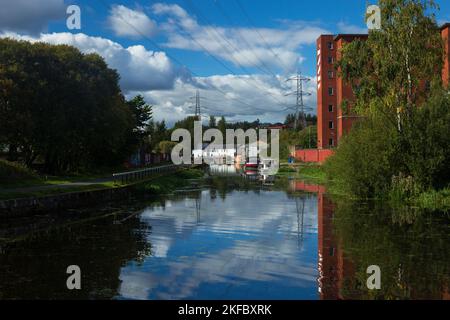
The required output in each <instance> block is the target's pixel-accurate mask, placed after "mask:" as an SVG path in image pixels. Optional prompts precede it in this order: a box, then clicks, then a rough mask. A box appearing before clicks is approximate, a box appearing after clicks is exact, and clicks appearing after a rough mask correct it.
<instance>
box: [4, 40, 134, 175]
mask: <svg viewBox="0 0 450 320" xmlns="http://www.w3.org/2000/svg"><path fill="white" fill-rule="evenodd" d="M0 84H1V87H0V88H1V89H0V122H1V123H2V126H0V127H1V128H0V141H2V142H3V143H5V144H7V145H8V146H9V151H10V154H11V155H14V154H16V155H15V156H14V157H15V158H16V159H14V160H22V161H23V162H25V163H26V165H27V166H32V165H33V163H34V162H35V160H36V159H38V158H39V159H41V161H42V162H43V163H44V170H45V171H47V172H50V173H55V172H68V171H76V170H80V169H87V168H92V167H98V166H109V165H116V164H118V163H121V162H122V161H123V160H124V159H125V158H126V157H127V156H128V155H129V154H130V153H131V152H132V148H133V147H134V146H133V145H132V139H131V137H132V133H133V130H134V129H135V125H136V122H135V121H134V119H133V112H132V111H131V110H130V108H129V106H128V105H127V104H126V102H125V99H124V97H123V95H122V93H121V91H120V87H119V75H118V74H117V72H116V71H115V70H112V69H109V68H108V66H107V64H106V63H105V61H104V60H103V58H101V57H100V56H99V55H97V54H83V53H81V52H80V51H79V50H78V49H76V48H74V47H71V46H67V45H58V46H54V45H49V44H45V43H35V44H31V43H29V42H25V41H15V40H11V39H1V40H0Z"/></svg>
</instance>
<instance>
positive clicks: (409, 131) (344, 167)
mask: <svg viewBox="0 0 450 320" xmlns="http://www.w3.org/2000/svg"><path fill="white" fill-rule="evenodd" d="M379 5H380V8H381V13H382V29H381V30H372V31H370V32H369V37H368V39H367V41H360V40H356V41H353V42H351V43H349V44H347V45H344V47H343V50H342V52H341V54H342V58H341V59H340V60H339V61H338V63H337V67H338V68H339V72H340V73H341V74H342V76H343V77H344V79H345V80H346V81H347V82H348V83H350V84H351V86H352V89H353V92H354V94H355V101H353V102H350V101H346V102H345V108H343V109H346V110H344V112H345V113H348V112H355V113H357V114H358V115H360V116H362V117H360V118H361V119H360V120H359V121H358V123H357V124H356V125H354V127H353V128H352V130H351V131H350V133H349V134H348V135H347V136H345V137H344V138H343V139H342V140H340V142H339V147H338V149H337V152H336V153H335V155H334V156H333V157H331V158H329V160H328V161H327V163H326V166H325V168H326V171H327V173H328V177H329V178H330V179H333V180H334V181H335V184H336V185H339V186H340V188H341V189H343V190H340V191H344V192H347V193H351V194H354V195H358V196H360V197H380V196H383V195H385V196H386V195H388V196H389V197H390V198H396V199H401V200H405V198H410V197H414V196H417V195H418V193H420V192H422V191H425V190H427V189H430V188H442V187H445V186H447V185H448V183H449V178H448V167H449V164H450V154H449V153H448V151H446V150H445V149H447V148H448V143H449V142H448V141H447V140H448V139H447V136H448V134H445V133H444V132H450V124H449V122H448V121H447V120H446V119H448V117H449V114H450V109H449V107H448V106H449V98H448V93H447V92H446V90H444V89H443V88H442V79H441V71H442V62H443V52H444V51H443V42H442V39H441V35H440V32H439V28H438V26H437V24H436V21H435V17H434V14H433V13H432V10H433V9H435V8H436V6H435V4H434V2H433V1H432V0H420V1H419V0H380V2H379ZM427 84H429V86H428V85H427ZM352 105H353V106H352ZM341 107H344V106H341ZM350 109H351V110H350Z"/></svg>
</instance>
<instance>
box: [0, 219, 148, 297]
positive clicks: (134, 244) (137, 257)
mask: <svg viewBox="0 0 450 320" xmlns="http://www.w3.org/2000/svg"><path fill="white" fill-rule="evenodd" d="M148 232H149V226H148V225H146V224H143V223H142V222H141V221H140V218H139V216H138V215H135V214H130V213H126V214H125V213H124V214H117V215H110V216H108V217H104V218H101V219H97V220H93V221H89V222H87V223H81V224H76V225H73V226H68V227H64V228H56V229H49V230H47V231H45V232H40V233H38V234H34V235H30V236H28V237H27V238H26V239H24V240H22V241H17V242H11V243H7V244H5V245H4V246H3V250H2V253H1V254H0V298H3V299H10V298H30V299H36V298H37V299H46V298H56V299H72V298H73V299H80V298H81V299H109V298H113V297H114V296H116V295H117V293H118V288H119V285H120V280H119V275H120V271H121V267H123V266H125V265H126V264H127V263H128V262H130V261H136V262H138V263H139V262H141V261H143V259H144V257H145V256H148V255H149V254H150V245H149V243H148V242H147V234H148ZM69 265H78V266H80V268H81V274H82V279H81V286H82V289H81V290H73V291H71V290H68V289H67V288H66V279H67V277H68V276H69V275H67V274H66V268H67V267H68V266H69Z"/></svg>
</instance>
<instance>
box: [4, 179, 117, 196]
mask: <svg viewBox="0 0 450 320" xmlns="http://www.w3.org/2000/svg"><path fill="white" fill-rule="evenodd" d="M120 186H121V185H120V184H116V183H114V182H105V183H99V184H93V185H89V186H73V187H64V188H61V187H54V188H48V189H44V190H36V191H23V192H21V191H4V192H1V193H0V200H9V199H20V198H34V197H44V196H51V195H56V194H65V193H72V192H82V191H95V190H101V189H109V188H117V187H120Z"/></svg>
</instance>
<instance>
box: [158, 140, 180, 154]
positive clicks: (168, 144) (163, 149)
mask: <svg viewBox="0 0 450 320" xmlns="http://www.w3.org/2000/svg"><path fill="white" fill-rule="evenodd" d="M176 145H177V143H176V142H174V141H161V142H160V143H159V144H158V148H157V151H158V152H160V153H164V154H170V153H171V152H172V149H173V147H175V146H176Z"/></svg>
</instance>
